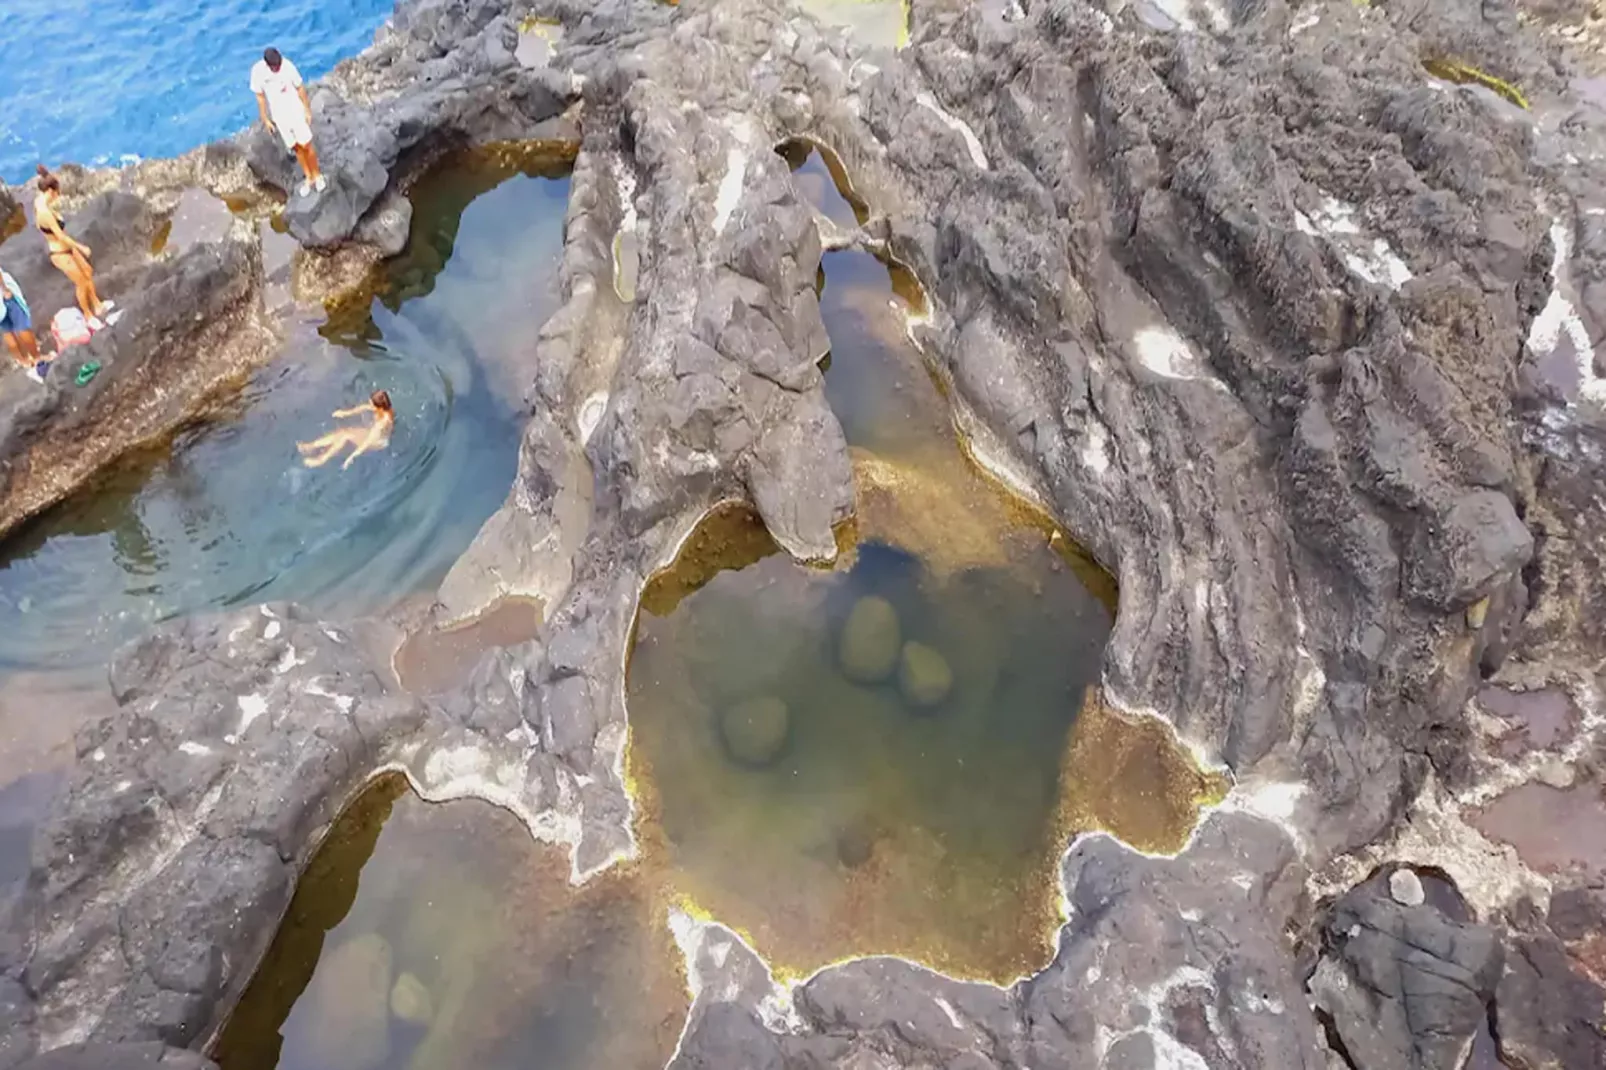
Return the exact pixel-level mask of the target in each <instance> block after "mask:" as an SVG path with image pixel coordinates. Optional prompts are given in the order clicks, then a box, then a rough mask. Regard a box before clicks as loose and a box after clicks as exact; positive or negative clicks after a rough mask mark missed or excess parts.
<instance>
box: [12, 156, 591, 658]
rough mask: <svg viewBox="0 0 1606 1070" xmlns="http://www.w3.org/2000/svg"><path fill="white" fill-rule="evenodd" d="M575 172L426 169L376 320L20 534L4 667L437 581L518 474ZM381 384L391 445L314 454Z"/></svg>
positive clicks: (319, 346) (105, 650)
mask: <svg viewBox="0 0 1606 1070" xmlns="http://www.w3.org/2000/svg"><path fill="white" fill-rule="evenodd" d="M493 187H494V188H493ZM568 188H569V183H568V179H567V178H543V177H532V176H530V175H522V174H520V175H515V176H513V177H508V175H507V174H506V173H505V172H496V171H494V170H491V169H488V168H478V169H475V168H468V169H463V170H459V171H456V172H454V173H452V174H448V175H443V176H440V177H438V178H437V179H435V180H434V181H431V182H426V183H424V184H423V185H422V186H421V187H420V188H418V189H415V191H414V203H415V206H416V214H415V217H414V228H413V235H412V240H411V243H410V245H409V248H408V250H407V252H406V253H404V254H403V255H402V256H401V257H399V258H398V259H397V260H396V261H394V262H392V264H391V266H390V270H389V277H390V279H391V284H392V288H391V290H390V291H389V292H388V293H387V294H386V296H385V298H384V300H375V301H374V303H373V306H372V308H371V310H370V314H369V316H368V317H360V318H359V319H358V320H357V321H356V322H347V323H345V324H344V325H343V326H340V327H338V328H337V327H335V326H328V327H325V328H324V333H323V336H320V335H319V334H317V333H316V332H314V331H313V330H312V329H311V328H306V329H304V330H303V332H302V334H301V337H300V338H299V339H298V340H296V341H294V342H292V344H291V346H290V347H289V350H288V352H286V353H284V354H282V355H281V356H280V357H279V358H278V359H277V360H275V361H274V362H273V363H271V364H270V365H268V366H267V367H265V368H263V369H262V370H261V371H260V372H258V373H257V375H256V376H255V377H254V378H253V379H252V381H251V382H250V383H249V384H248V386H247V387H246V388H245V389H244V390H243V391H242V392H241V394H240V395H239V397H238V398H237V399H236V400H235V401H234V403H233V405H232V406H231V411H230V412H229V413H228V414H227V415H226V416H225V417H224V418H222V419H218V420H214V421H211V422H208V423H205V424H202V425H200V426H197V427H195V428H192V429H191V430H188V431H186V432H184V433H183V434H181V435H179V436H178V438H177V439H176V440H175V441H173V442H172V444H171V445H170V447H168V448H166V449H163V450H161V451H159V452H156V453H152V454H147V455H145V456H142V457H139V458H136V459H134V460H133V461H131V462H129V463H125V464H122V465H119V466H117V467H116V468H115V470H114V471H113V472H112V473H110V474H109V476H107V477H106V479H105V480H104V481H102V482H101V484H100V485H98V486H95V487H93V488H91V489H89V490H86V491H84V492H82V493H80V494H78V495H77V496H75V497H73V498H71V499H69V500H68V501H67V502H64V503H63V504H62V505H61V506H59V507H58V508H56V509H54V510H52V511H50V512H49V513H46V514H45V515H44V516H42V517H41V518H39V519H38V520H37V521H36V522H34V523H32V524H30V525H29V526H28V527H27V528H26V529H24V530H23V531H22V532H20V533H19V534H18V535H16V536H14V537H12V538H11V539H9V540H8V541H7V542H6V544H5V546H4V548H3V551H0V682H3V679H4V675H5V673H6V672H7V671H8V670H9V671H16V670H40V669H60V668H69V667H74V666H81V665H92V664H104V663H105V662H106V660H107V658H108V657H109V655H110V652H111V651H112V649H114V648H115V647H116V646H117V645H118V644H120V643H122V642H124V641H126V640H128V639H130V638H133V637H135V636H137V635H139V634H140V633H141V632H142V631H144V630H145V629H146V628H148V627H150V625H151V624H152V623H153V622H155V621H157V620H161V619H164V618H167V617H171V616H175V615H179V614H183V613H189V612H195V611H197V610H204V609H208V608H215V607H220V606H232V605H249V604H253V603H257V602H263V601H269V600H274V599H291V600H294V601H298V602H301V603H304V604H307V605H310V606H312V607H313V608H315V609H317V610H319V611H322V612H325V613H328V614H331V615H335V616H340V617H346V616H350V615H356V614H360V613H365V612H374V611H380V610H383V609H385V608H387V607H389V606H391V605H394V604H395V603H397V602H398V601H400V600H401V599H403V598H404V597H406V596H408V595H410V594H413V593H418V592H426V591H429V590H432V589H433V588H434V586H435V585H437V584H438V583H439V581H440V580H441V578H442V577H443V576H444V575H445V573H446V570H447V569H449V568H450V567H451V564H452V562H453V561H454V560H455V559H456V558H457V556H458V555H459V554H461V553H462V552H463V550H465V549H466V548H467V546H468V544H469V542H470V541H472V539H473V537H474V535H475V533H476V532H477V531H478V530H479V527H480V525H481V524H482V523H484V521H485V520H486V518H487V517H489V516H490V515H491V513H493V512H494V511H495V510H496V508H497V507H498V506H499V505H501V503H502V500H503V499H504V498H505V497H506V495H507V491H508V488H509V486H511V484H512V481H513V476H514V473H515V470H516V468H517V464H518V440H519V434H520V430H521V428H522V425H523V404H522V397H523V391H524V388H525V387H526V386H527V385H528V383H529V382H530V381H531V380H532V379H533V376H534V371H533V367H532V365H531V363H530V359H529V358H530V356H531V349H532V348H533V344H534V340H535V337H536V333H537V332H538V331H539V329H540V326H541V324H542V323H543V322H544V321H545V319H546V317H547V316H548V315H549V314H550V313H551V311H552V310H553V308H554V306H555V297H554V289H553V285H552V284H553V281H554V280H555V277H556V269H557V266H558V262H559V257H560V254H561V249H562V234H563V216H564V210H565V206H566V204H567V201H568ZM471 202H472V203H471ZM380 387H383V388H384V389H386V390H388V391H389V392H390V395H391V399H392V401H393V402H394V404H395V406H396V412H397V422H396V430H395V433H394V435H393V436H392V439H391V444H390V447H389V449H387V450H385V451H383V452H380V453H376V454H370V455H367V456H364V457H361V458H359V459H358V460H357V461H356V462H355V463H354V464H353V465H352V466H351V468H350V469H349V470H346V471H342V470H341V468H340V462H339V461H335V462H332V463H330V464H329V465H327V466H326V467H323V468H319V469H308V468H305V467H303V466H302V465H301V463H300V458H299V457H298V455H297V453H296V443H297V441H305V440H309V439H312V438H315V437H317V436H318V435H320V434H322V433H324V432H325V431H327V430H329V429H330V428H332V427H334V426H336V425H337V423H338V422H339V421H336V420H334V419H333V418H332V417H331V416H330V413H331V412H333V410H335V409H337V408H345V407H347V406H350V405H354V404H357V403H359V402H360V401H362V400H363V399H364V398H366V397H367V396H368V394H369V393H370V392H371V391H372V390H374V389H376V388H380Z"/></svg>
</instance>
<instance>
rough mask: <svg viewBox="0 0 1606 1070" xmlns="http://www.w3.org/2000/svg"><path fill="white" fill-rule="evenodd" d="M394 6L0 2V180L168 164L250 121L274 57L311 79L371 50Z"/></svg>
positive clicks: (301, 1)
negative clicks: (261, 77) (258, 84)
mask: <svg viewBox="0 0 1606 1070" xmlns="http://www.w3.org/2000/svg"><path fill="white" fill-rule="evenodd" d="M391 7H392V0H3V3H0V179H3V180H5V181H6V182H21V181H23V180H25V179H27V178H29V177H30V176H32V174H33V169H34V165H35V164H37V163H41V162H42V163H45V164H47V165H49V166H52V167H54V166H56V165H58V164H60V163H63V162H66V161H73V162H77V163H83V164H95V165H106V164H118V163H123V162H128V161H129V160H131V159H133V158H140V157H143V158H150V157H157V156H174V155H177V154H178V153H181V152H184V151H186V150H188V149H191V148H194V147H195V146H197V145H201V144H204V143H205V142H208V141H211V140H213V139H215V138H218V137H222V136H224V135H227V134H230V133H233V132H234V131H236V130H239V129H240V128H242V127H244V126H245V125H246V124H248V123H250V122H252V121H253V120H254V119H255V118H256V102H255V101H254V100H253V99H252V97H251V92H250V89H249V88H248V84H247V80H248V78H249V76H250V71H251V64H253V63H254V62H256V61H257V60H258V59H260V58H261V56H262V49H263V48H264V47H266V46H268V45H273V46H274V47H276V48H278V49H279V51H281V52H283V53H284V54H285V55H286V56H288V57H290V59H291V60H293V61H294V62H295V64H296V66H297V67H298V68H300V70H301V73H302V74H303V75H304V76H305V77H306V78H308V79H309V80H310V79H312V78H316V77H318V76H319V75H321V74H323V73H325V72H326V71H328V70H329V68H330V67H333V66H334V65H335V63H336V62H337V61H339V60H341V59H344V58H345V57H347V56H350V55H353V54H355V53H357V52H359V51H361V50H362V49H363V48H365V47H366V46H367V45H368V43H369V42H370V41H371V40H373V35H374V31H375V30H376V29H378V28H379V25H380V24H381V23H382V22H384V20H385V18H386V17H387V16H388V15H389V14H390V11H391Z"/></svg>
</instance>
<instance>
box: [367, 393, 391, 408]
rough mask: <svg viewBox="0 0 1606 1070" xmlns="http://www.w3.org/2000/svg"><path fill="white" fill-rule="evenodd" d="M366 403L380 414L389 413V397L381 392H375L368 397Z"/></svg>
mask: <svg viewBox="0 0 1606 1070" xmlns="http://www.w3.org/2000/svg"><path fill="white" fill-rule="evenodd" d="M368 401H369V403H370V404H372V405H373V407H374V408H376V409H378V410H379V411H380V412H390V411H391V408H390V395H389V394H387V393H385V392H384V391H383V390H375V391H374V392H373V393H372V394H370V395H369V397H368Z"/></svg>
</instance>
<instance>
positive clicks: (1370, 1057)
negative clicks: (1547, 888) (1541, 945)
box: [1310, 871, 1505, 1070]
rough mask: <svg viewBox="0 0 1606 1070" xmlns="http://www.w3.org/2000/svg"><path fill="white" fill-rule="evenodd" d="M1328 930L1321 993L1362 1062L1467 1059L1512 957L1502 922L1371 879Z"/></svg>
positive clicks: (1339, 907) (1316, 979)
mask: <svg viewBox="0 0 1606 1070" xmlns="http://www.w3.org/2000/svg"><path fill="white" fill-rule="evenodd" d="M1406 872H1408V871H1406ZM1323 936H1324V937H1325V940H1326V943H1327V951H1326V954H1324V955H1323V957H1322V960H1321V962H1320V963H1319V964H1318V965H1317V967H1316V972H1315V974H1314V975H1313V976H1312V977H1311V980H1310V989H1311V994H1312V995H1313V996H1314V997H1315V998H1316V1003H1317V1007H1318V1008H1319V1009H1320V1010H1321V1011H1322V1012H1323V1013H1324V1014H1326V1015H1327V1016H1328V1019H1329V1020H1330V1021H1331V1022H1332V1027H1333V1030H1334V1031H1335V1033H1336V1034H1337V1035H1338V1037H1339V1038H1340V1040H1341V1041H1342V1043H1343V1050H1344V1051H1345V1053H1346V1054H1347V1056H1348V1058H1349V1060H1350V1061H1351V1062H1352V1063H1354V1064H1355V1065H1356V1066H1365V1067H1378V1068H1379V1070H1384V1068H1394V1067H1398V1068H1400V1070H1406V1068H1413V1070H1414V1068H1417V1067H1435V1068H1437V1067H1442V1068H1444V1070H1454V1068H1457V1067H1459V1066H1461V1065H1462V1061H1463V1060H1464V1059H1465V1057H1466V1053H1467V1051H1468V1050H1469V1049H1470V1048H1471V1045H1472V1040H1473V1036H1474V1034H1475V1033H1477V1031H1478V1030H1479V1029H1480V1028H1482V1026H1483V1024H1484V1021H1485V1019H1486V1018H1487V1017H1488V1013H1489V1012H1488V1008H1489V1005H1490V1004H1492V1003H1493V1002H1494V990H1495V984H1496V982H1497V981H1499V979H1500V975H1501V973H1502V972H1503V969H1504V965H1505V961H1504V955H1503V949H1502V947H1501V944H1500V940H1499V936H1498V934H1497V933H1496V932H1495V931H1494V930H1493V929H1490V928H1487V927H1485V926H1480V925H1466V924H1460V923H1457V922H1455V921H1452V920H1450V919H1448V918H1446V917H1445V916H1444V915H1443V914H1441V913H1440V912H1439V910H1438V909H1437V908H1436V907H1432V906H1427V905H1421V904H1419V905H1417V906H1402V905H1401V904H1399V903H1396V902H1394V901H1393V900H1392V899H1390V898H1388V893H1387V890H1386V889H1385V888H1384V887H1380V886H1378V883H1377V882H1371V883H1369V884H1368V885H1363V886H1362V887H1360V888H1357V889H1355V890H1354V891H1352V892H1350V893H1349V894H1348V895H1346V896H1344V898H1343V899H1342V900H1340V901H1339V902H1338V903H1337V904H1336V905H1335V906H1334V908H1333V910H1332V911H1331V913H1330V914H1329V915H1328V918H1327V922H1326V925H1325V928H1324V930H1323Z"/></svg>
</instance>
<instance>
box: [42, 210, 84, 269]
mask: <svg viewBox="0 0 1606 1070" xmlns="http://www.w3.org/2000/svg"><path fill="white" fill-rule="evenodd" d="M38 215H39V229H40V230H43V231H45V232H46V233H48V234H49V235H50V236H51V237H53V238H55V239H56V240H57V241H59V242H61V243H62V244H63V245H65V246H66V247H67V248H68V249H76V250H77V251H78V252H80V253H83V254H84V258H85V259H86V260H87V259H88V258H89V246H87V245H85V244H84V243H83V242H81V241H79V240H78V239H76V238H74V237H73V236H72V235H71V234H68V233H67V232H66V231H65V230H62V229H61V220H59V219H57V218H56V213H55V212H52V211H50V210H49V209H46V210H45V211H43V212H40V213H38Z"/></svg>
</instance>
